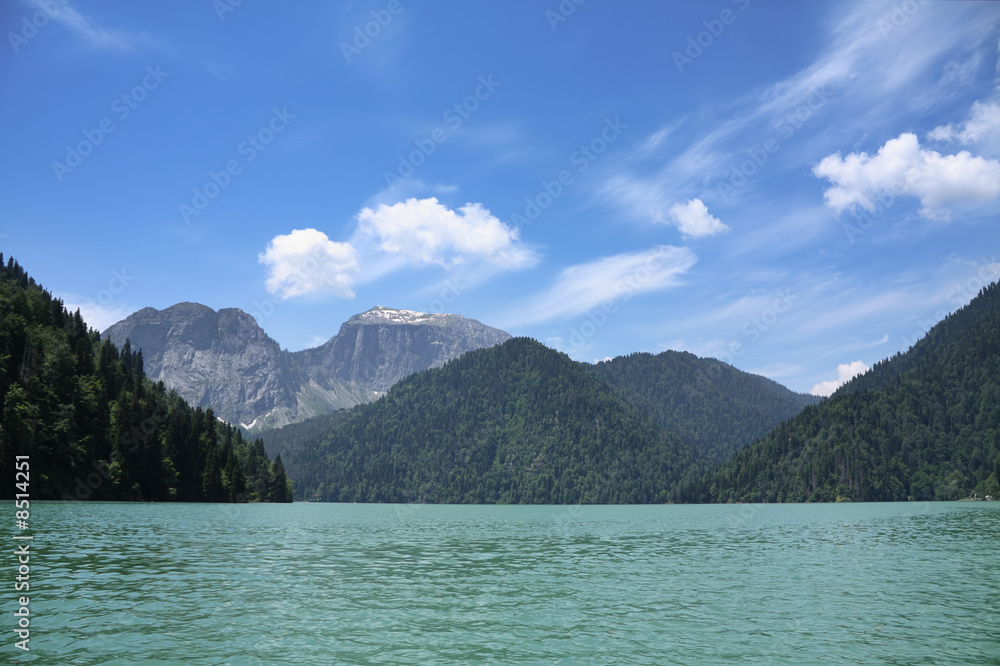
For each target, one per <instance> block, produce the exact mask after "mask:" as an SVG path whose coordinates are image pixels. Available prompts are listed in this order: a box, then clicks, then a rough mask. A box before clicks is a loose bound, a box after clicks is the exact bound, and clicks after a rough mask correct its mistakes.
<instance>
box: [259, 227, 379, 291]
mask: <svg viewBox="0 0 1000 666" xmlns="http://www.w3.org/2000/svg"><path fill="white" fill-rule="evenodd" d="M257 261H259V262H260V263H262V264H264V265H265V266H267V281H266V283H265V285H266V287H267V290H268V291H269V292H270V293H272V294H276V295H277V296H279V297H280V298H291V297H293V296H301V295H303V294H308V293H310V292H314V291H328V292H332V293H333V294H336V295H337V296H340V297H341V298H352V297H353V296H354V290H353V285H354V276H355V275H356V274H357V272H358V268H359V266H358V253H357V251H356V250H355V249H354V247H353V246H352V245H351V244H350V243H338V242H335V241H332V240H330V239H329V238H328V237H327V235H326V234H324V233H323V232H322V231H319V230H317V229H295V230H293V231H292V233H290V234H284V235H278V236H275V237H274V238H273V239H271V242H270V243H268V245H267V249H266V250H264V251H263V252H261V253H260V254H259V255H258V256H257Z"/></svg>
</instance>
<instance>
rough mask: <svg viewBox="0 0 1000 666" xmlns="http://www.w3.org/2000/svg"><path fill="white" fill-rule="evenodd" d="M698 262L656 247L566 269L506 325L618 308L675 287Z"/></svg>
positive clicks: (675, 250) (686, 253)
mask: <svg viewBox="0 0 1000 666" xmlns="http://www.w3.org/2000/svg"><path fill="white" fill-rule="evenodd" d="M697 260H698V257H696V256H695V254H694V253H693V252H691V250H689V249H687V248H685V247H674V246H672V245H659V246H657V247H653V248H651V249H649V250H643V251H641V252H628V253H623V254H616V255H613V256H610V257H604V258H602V259H598V260H596V261H591V262H588V263H585V264H577V265H575V266H570V267H569V268H566V269H565V270H563V271H562V272H561V273H560V274H559V277H558V278H557V279H556V282H555V284H553V285H552V286H551V287H549V288H548V289H547V290H545V291H544V292H543V293H541V294H539V295H537V296H535V297H534V298H533V299H532V300H531V301H530V302H529V303H528V304H527V306H525V307H523V308H518V309H517V310H516V311H515V312H513V313H510V314H508V315H507V317H505V319H506V320H507V321H506V324H505V325H507V326H515V325H525V324H534V323H538V322H542V321H549V320H558V319H570V318H572V317H576V316H579V315H582V314H584V313H586V312H588V311H589V310H592V309H594V308H597V307H598V306H602V307H603V306H604V305H606V304H607V303H608V302H614V303H615V304H616V306H620V304H621V303H622V302H623V301H625V300H628V299H629V298H631V297H633V296H635V295H637V294H642V293H646V292H652V291H663V290H664V289H669V288H670V287H675V286H677V285H678V284H680V276H681V275H683V274H684V273H686V272H687V271H688V270H690V268H691V267H692V266H693V265H694V264H695V262H696V261H697Z"/></svg>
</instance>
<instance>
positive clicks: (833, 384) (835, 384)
mask: <svg viewBox="0 0 1000 666" xmlns="http://www.w3.org/2000/svg"><path fill="white" fill-rule="evenodd" d="M869 369H870V368H869V367H868V366H867V365H865V364H864V362H862V361H852V362H851V363H841V364H840V365H838V366H837V378H836V379H831V380H830V381H827V382H820V383H819V384H816V385H815V386H813V387H812V390H811V391H809V392H810V393H811V394H813V395H821V396H823V397H825V398H828V397H830V396H831V395H833V392H834V391H836V390H837V389H839V388H840V387H841V386H843V385H844V384H846V383H847V382H849V381H850V380H851V379H853V378H854V377H856V376H858V375H860V374H863V373H865V372H868V370H869Z"/></svg>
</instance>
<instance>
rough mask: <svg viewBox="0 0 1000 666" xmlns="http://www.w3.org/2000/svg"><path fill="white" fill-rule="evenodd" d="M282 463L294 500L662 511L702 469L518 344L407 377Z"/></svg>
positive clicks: (619, 402)
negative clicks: (582, 505)
mask: <svg viewBox="0 0 1000 666" xmlns="http://www.w3.org/2000/svg"><path fill="white" fill-rule="evenodd" d="M283 458H284V459H285V461H286V464H287V465H288V470H289V475H290V476H292V478H294V479H295V482H296V493H297V497H299V498H306V499H319V500H328V501H341V502H352V501H360V502H431V503H436V502H460V503H498V502H499V503H556V504H559V503H577V502H594V503H652V502H665V501H667V500H668V499H669V497H670V495H669V493H670V490H671V487H672V486H673V485H674V484H675V483H676V482H677V481H678V480H680V479H681V478H682V477H683V476H684V475H685V474H694V473H695V472H697V473H703V472H704V471H705V469H704V468H702V467H700V466H699V462H701V461H700V459H699V457H698V456H697V455H696V453H695V452H694V451H693V450H692V448H691V447H690V446H688V445H686V444H684V443H683V442H681V441H680V440H679V439H678V438H677V437H675V436H673V435H672V434H671V433H669V432H668V431H666V430H665V429H664V428H662V427H660V426H659V424H657V423H656V422H655V421H654V420H653V419H652V418H650V417H648V416H646V415H644V414H643V413H642V412H641V411H640V410H639V409H638V408H637V407H635V406H634V405H631V404H629V403H628V402H626V401H625V400H623V399H622V398H620V397H618V396H617V395H616V394H615V392H614V391H613V390H612V389H611V388H610V387H609V386H608V385H607V384H606V383H605V382H604V381H602V380H601V379H600V378H599V377H598V376H596V375H595V374H594V373H593V372H592V371H591V370H590V369H589V368H588V366H587V365H586V364H583V363H578V362H575V361H572V360H570V358H569V357H568V356H566V355H565V354H562V353H560V352H556V351H553V350H551V349H549V348H548V347H545V346H544V345H542V344H540V343H538V342H535V341H534V340H530V339H527V338H514V339H511V340H508V341H507V342H505V343H503V344H501V345H499V346H495V347H490V348H488V349H480V350H478V351H474V352H470V353H468V354H465V355H463V356H461V357H459V358H457V359H454V360H452V361H450V362H448V363H447V364H445V365H444V367H441V368H437V369H433V370H428V371H426V372H421V373H418V374H415V375H411V376H409V377H407V378H405V379H403V380H401V381H399V382H398V383H397V384H396V385H394V386H393V387H392V388H391V389H390V390H389V392H388V394H387V395H386V396H385V397H384V398H382V399H380V400H378V401H377V402H374V403H371V404H367V405H363V406H359V407H355V408H354V409H352V410H350V411H349V412H348V413H346V414H345V415H344V419H343V420H342V421H341V422H340V423H338V424H334V425H333V427H332V430H331V431H330V432H329V433H328V434H327V435H326V436H325V437H324V438H323V439H322V441H321V442H319V443H317V444H315V445H313V446H302V447H299V448H298V449H296V450H295V451H287V452H285V453H284V454H283Z"/></svg>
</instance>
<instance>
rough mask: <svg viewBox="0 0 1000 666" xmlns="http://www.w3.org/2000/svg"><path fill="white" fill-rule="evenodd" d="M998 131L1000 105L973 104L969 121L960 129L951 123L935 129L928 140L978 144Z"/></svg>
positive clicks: (991, 103) (990, 103)
mask: <svg viewBox="0 0 1000 666" xmlns="http://www.w3.org/2000/svg"><path fill="white" fill-rule="evenodd" d="M998 130H1000V104H997V103H995V102H987V103H986V104H980V103H979V102H973V104H972V110H971V111H970V112H969V118H968V120H966V121H965V122H964V123H961V124H960V125H959V126H958V127H956V126H955V125H953V124H950V123H949V124H948V125H940V126H938V127H935V128H934V129H932V130H931V131H930V132H929V133H928V134H927V138H929V139H931V140H934V141H958V142H959V143H962V144H968V143H976V142H978V141H979V140H981V139H983V138H985V137H987V136H989V135H991V134H993V133H995V132H997V131H998Z"/></svg>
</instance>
